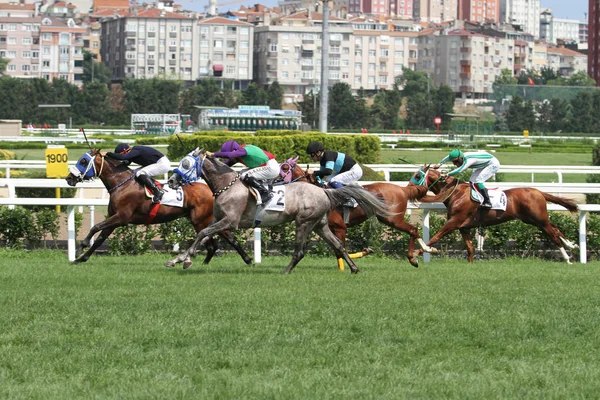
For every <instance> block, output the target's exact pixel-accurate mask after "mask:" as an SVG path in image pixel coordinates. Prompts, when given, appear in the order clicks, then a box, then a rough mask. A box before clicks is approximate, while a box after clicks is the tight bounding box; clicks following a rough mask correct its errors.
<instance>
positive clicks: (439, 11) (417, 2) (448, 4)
mask: <svg viewBox="0 0 600 400" xmlns="http://www.w3.org/2000/svg"><path fill="white" fill-rule="evenodd" d="M413 17H414V18H415V19H416V20H418V21H427V22H436V23H440V22H444V21H453V20H455V19H457V17H458V0H413Z"/></svg>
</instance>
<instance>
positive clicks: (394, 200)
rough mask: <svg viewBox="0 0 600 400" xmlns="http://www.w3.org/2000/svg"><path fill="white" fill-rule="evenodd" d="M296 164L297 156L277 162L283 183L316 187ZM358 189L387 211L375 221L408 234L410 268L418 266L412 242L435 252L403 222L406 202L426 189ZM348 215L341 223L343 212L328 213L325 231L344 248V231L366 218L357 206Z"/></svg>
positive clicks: (387, 185) (376, 186) (374, 186)
mask: <svg viewBox="0 0 600 400" xmlns="http://www.w3.org/2000/svg"><path fill="white" fill-rule="evenodd" d="M297 161H298V157H295V158H290V159H288V160H286V161H285V162H283V163H281V174H280V175H281V177H282V178H283V181H286V180H288V181H308V182H309V183H313V184H315V185H318V182H317V181H316V179H315V178H314V176H313V175H309V174H307V173H306V171H303V170H302V168H301V167H300V166H299V165H298V164H297ZM362 187H363V189H366V190H367V191H369V192H370V193H373V194H374V195H375V196H377V197H378V198H380V199H381V200H382V201H383V202H384V203H385V204H386V205H387V206H388V207H389V210H390V211H391V213H390V214H388V215H385V216H383V215H378V216H377V219H378V220H379V222H381V223H382V224H385V225H387V226H389V227H391V228H393V229H396V230H398V231H401V232H406V233H408V235H409V242H408V253H407V258H408V261H409V262H410V264H411V265H412V266H413V267H415V268H418V267H419V262H418V261H417V259H416V257H415V256H414V251H415V241H416V242H418V243H419V245H420V246H421V248H422V249H424V250H425V251H427V252H431V253H435V252H437V249H436V248H434V247H429V246H427V245H426V244H425V242H424V241H423V239H422V238H421V237H420V236H419V230H418V229H417V227H416V226H414V225H412V224H410V223H409V222H407V221H406V220H405V219H404V216H405V214H406V207H407V205H408V202H409V201H410V200H416V199H419V198H421V197H423V196H425V195H426V194H427V188H425V187H423V186H405V187H402V186H398V185H394V184H393V183H386V182H378V183H371V184H368V185H364V186H362ZM348 212H349V213H348V217H347V221H348V222H344V216H343V215H342V214H343V213H342V212H340V211H338V210H333V211H332V212H331V213H330V214H329V228H330V229H331V231H332V232H333V233H334V235H335V236H337V238H338V239H340V240H341V241H342V243H344V247H345V246H346V231H347V230H348V228H351V227H353V226H356V225H360V224H362V223H363V222H365V221H366V220H367V219H368V217H367V215H366V214H365V212H364V210H363V209H362V208H361V207H354V208H352V209H349V210H348ZM365 253H366V251H364V250H363V251H362V252H359V253H354V254H351V255H350V257H352V258H360V257H362V256H364V255H365Z"/></svg>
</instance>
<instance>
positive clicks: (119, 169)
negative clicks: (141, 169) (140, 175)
mask: <svg viewBox="0 0 600 400" xmlns="http://www.w3.org/2000/svg"><path fill="white" fill-rule="evenodd" d="M104 162H107V163H108V164H110V166H112V167H113V168H114V169H115V170H116V172H124V171H131V172H133V170H132V169H131V168H129V166H128V165H125V163H122V162H120V161H117V160H113V159H112V158H110V157H104ZM100 163H102V161H100Z"/></svg>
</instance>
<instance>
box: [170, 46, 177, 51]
mask: <svg viewBox="0 0 600 400" xmlns="http://www.w3.org/2000/svg"><path fill="white" fill-rule="evenodd" d="M169 51H170V52H171V53H175V52H176V51H177V46H169Z"/></svg>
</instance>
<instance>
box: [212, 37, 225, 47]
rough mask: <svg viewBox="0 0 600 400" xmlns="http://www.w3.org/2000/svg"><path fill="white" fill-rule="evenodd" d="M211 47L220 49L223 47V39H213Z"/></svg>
mask: <svg viewBox="0 0 600 400" xmlns="http://www.w3.org/2000/svg"><path fill="white" fill-rule="evenodd" d="M213 47H214V48H215V49H221V48H223V41H222V40H220V39H219V40H215V41H214V42H213Z"/></svg>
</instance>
